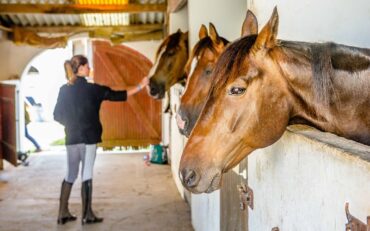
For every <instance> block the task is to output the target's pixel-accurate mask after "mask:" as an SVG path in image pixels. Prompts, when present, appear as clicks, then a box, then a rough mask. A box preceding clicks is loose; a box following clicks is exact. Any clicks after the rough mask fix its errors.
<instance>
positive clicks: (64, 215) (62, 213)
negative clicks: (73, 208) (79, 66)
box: [57, 180, 77, 225]
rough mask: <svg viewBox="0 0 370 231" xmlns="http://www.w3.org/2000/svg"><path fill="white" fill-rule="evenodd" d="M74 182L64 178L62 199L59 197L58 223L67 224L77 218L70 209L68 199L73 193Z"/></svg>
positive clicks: (61, 192)
mask: <svg viewBox="0 0 370 231" xmlns="http://www.w3.org/2000/svg"><path fill="white" fill-rule="evenodd" d="M72 185H73V184H72V183H68V182H67V181H65V180H63V183H62V189H61V191H60V199H59V215H58V221H57V222H58V224H61V225H63V224H65V223H67V222H68V221H75V220H76V219H77V217H76V216H74V215H72V214H71V213H70V212H69V209H68V200H69V195H70V194H71V189H72Z"/></svg>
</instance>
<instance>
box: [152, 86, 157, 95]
mask: <svg viewBox="0 0 370 231" xmlns="http://www.w3.org/2000/svg"><path fill="white" fill-rule="evenodd" d="M150 94H151V95H156V94H158V88H156V87H150Z"/></svg>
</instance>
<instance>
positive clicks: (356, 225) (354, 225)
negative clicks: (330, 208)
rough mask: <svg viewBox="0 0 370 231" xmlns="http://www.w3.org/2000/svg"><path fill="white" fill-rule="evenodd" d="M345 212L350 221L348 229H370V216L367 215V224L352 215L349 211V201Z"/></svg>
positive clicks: (356, 230)
mask: <svg viewBox="0 0 370 231" xmlns="http://www.w3.org/2000/svg"><path fill="white" fill-rule="evenodd" d="M345 212H346V216H347V220H348V223H347V224H346V231H370V216H368V217H367V225H366V224H365V223H363V222H362V221H360V220H359V219H357V218H356V217H354V216H352V215H351V214H350V213H349V204H348V202H347V203H346V205H345Z"/></svg>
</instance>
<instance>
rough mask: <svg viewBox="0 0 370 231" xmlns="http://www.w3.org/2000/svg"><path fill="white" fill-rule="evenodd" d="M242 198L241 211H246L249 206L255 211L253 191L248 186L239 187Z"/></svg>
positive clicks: (241, 185)
mask: <svg viewBox="0 0 370 231" xmlns="http://www.w3.org/2000/svg"><path fill="white" fill-rule="evenodd" d="M238 190H239V197H240V210H245V208H246V207H247V206H249V208H251V209H253V191H252V189H251V188H249V187H248V185H246V184H243V183H242V184H240V185H238Z"/></svg>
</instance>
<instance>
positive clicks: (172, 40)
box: [156, 32, 187, 60]
mask: <svg viewBox="0 0 370 231" xmlns="http://www.w3.org/2000/svg"><path fill="white" fill-rule="evenodd" d="M180 41H181V32H176V33H174V34H171V35H169V36H167V38H166V39H165V40H164V41H163V42H162V43H161V45H160V46H159V48H158V50H157V53H156V60H157V59H158V58H160V57H159V54H160V53H161V52H162V50H170V49H173V48H176V47H177V46H179V44H180ZM185 45H186V49H187V44H185Z"/></svg>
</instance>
